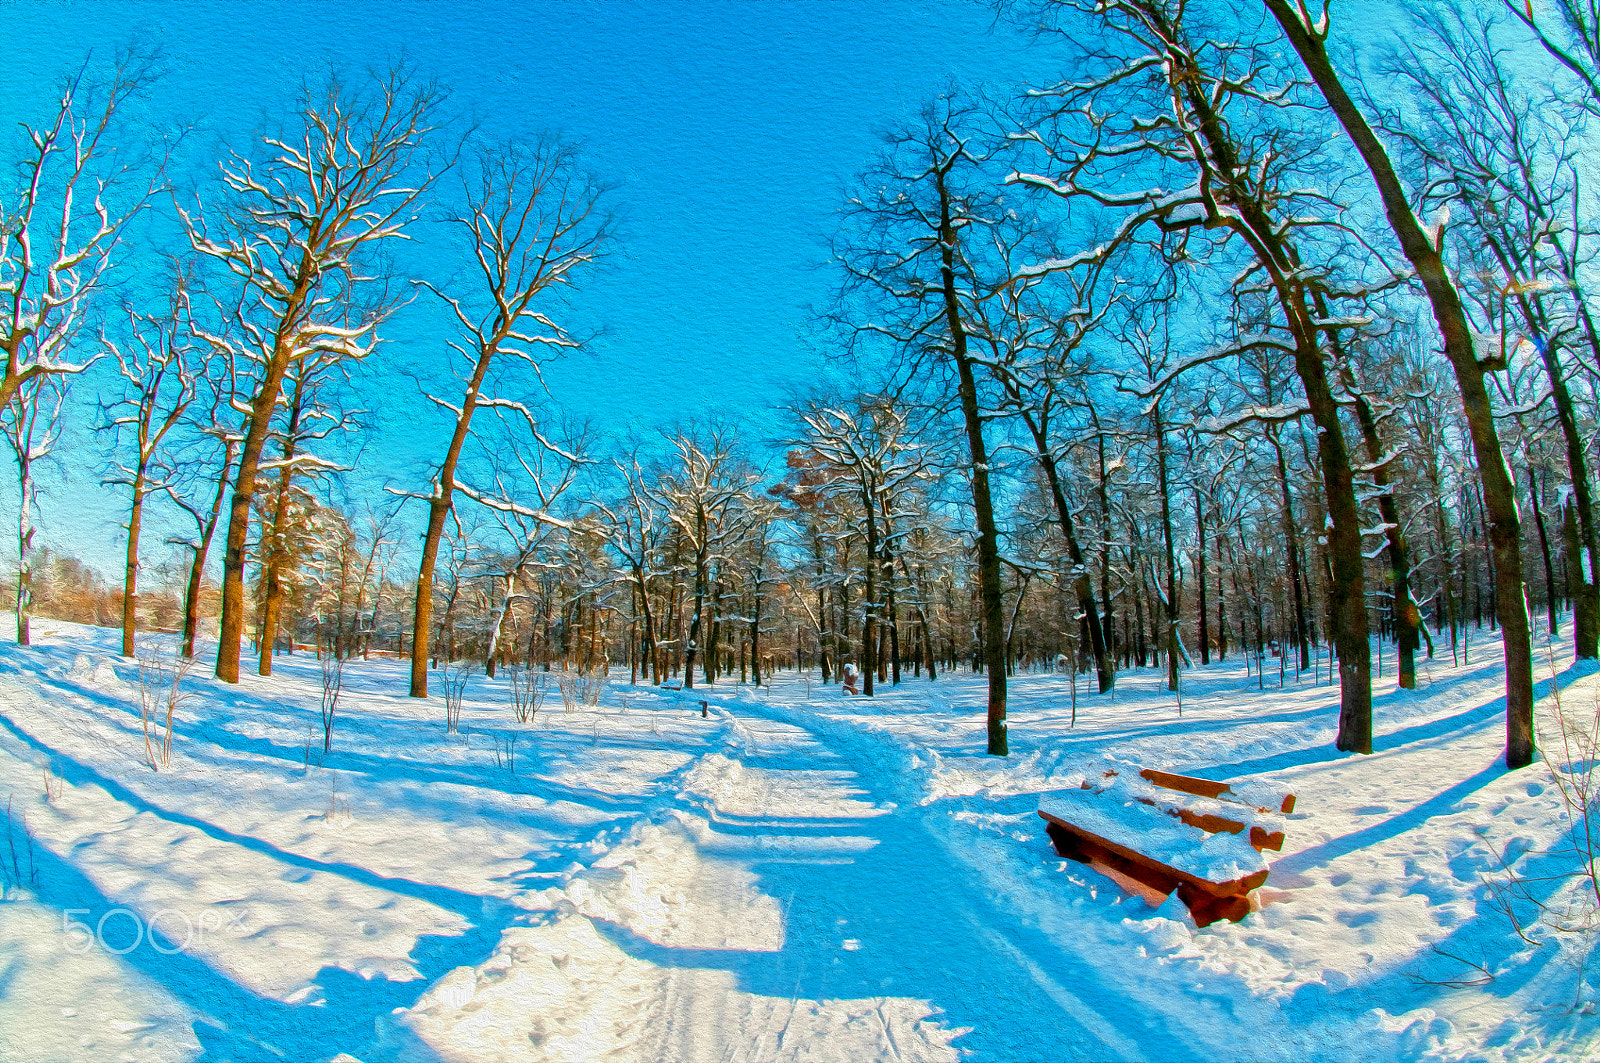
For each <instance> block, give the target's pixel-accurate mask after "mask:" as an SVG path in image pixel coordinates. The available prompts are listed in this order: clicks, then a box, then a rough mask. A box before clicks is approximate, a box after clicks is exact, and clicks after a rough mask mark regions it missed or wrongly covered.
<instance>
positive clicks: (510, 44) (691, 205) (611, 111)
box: [0, 0, 1382, 572]
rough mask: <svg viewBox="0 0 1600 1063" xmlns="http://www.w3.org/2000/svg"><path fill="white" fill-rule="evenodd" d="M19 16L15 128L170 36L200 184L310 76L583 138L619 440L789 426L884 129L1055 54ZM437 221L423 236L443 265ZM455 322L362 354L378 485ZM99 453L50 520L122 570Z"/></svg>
mask: <svg viewBox="0 0 1600 1063" xmlns="http://www.w3.org/2000/svg"><path fill="white" fill-rule="evenodd" d="M1381 6H1382V5H1380V4H1377V3H1372V4H1361V5H1351V7H1350V8H1348V9H1347V10H1346V13H1345V17H1346V18H1356V16H1357V15H1358V14H1359V13H1360V12H1362V11H1364V10H1367V9H1369V8H1372V7H1381ZM4 19H5V30H4V33H5V36H6V38H7V43H8V47H9V48H10V51H11V54H12V56H13V61H8V62H7V63H6V64H3V65H0V126H3V127H4V128H8V129H14V128H15V122H16V121H18V120H21V119H28V118H32V119H34V120H39V119H41V118H42V117H43V116H44V115H45V114H46V113H47V112H48V109H49V107H50V104H51V93H52V89H53V86H54V83H55V82H56V80H57V78H59V76H60V75H61V74H62V73H63V72H65V71H67V70H69V69H71V68H73V67H75V66H76V65H77V64H79V63H81V62H82V61H83V57H84V55H85V54H86V53H87V52H89V51H90V50H91V49H92V50H93V51H94V53H95V54H96V55H97V56H102V57H104V56H109V55H110V54H111V53H112V52H113V51H114V50H115V49H116V47H117V46H118V45H121V44H125V43H127V42H128V41H130V40H138V41H141V42H150V41H155V42H159V43H160V45H161V46H162V48H163V49H164V51H165V53H166V55H167V57H168V59H169V60H170V63H171V67H172V69H171V73H170V75H169V76H168V77H167V78H165V79H164V80H163V81H162V82H161V83H160V84H159V85H158V86H157V88H156V90H155V93H154V95H153V97H152V98H151V99H150V101H149V105H148V106H149V109H150V113H151V114H153V115H157V116H163V117H164V118H166V120H168V121H181V122H184V123H188V124H191V125H192V129H193V132H192V133H191V135H190V137H189V139H188V141H187V143H186V146H185V150H184V153H183V156H182V159H181V160H180V166H179V168H178V172H177V177H178V179H179V181H180V182H183V181H193V182H195V183H197V184H199V185H200V186H201V187H203V182H204V181H206V180H207V179H208V178H209V177H210V175H211V174H213V173H214V172H215V170H214V162H213V160H214V159H215V158H216V151H217V149H218V147H219V146H220V145H224V144H232V145H235V146H239V147H242V146H243V145H244V143H245V142H246V141H247V140H248V139H249V138H251V137H252V136H253V135H254V134H255V132H256V131H257V130H258V129H260V128H262V126H263V125H264V124H270V122H271V121H272V120H273V119H275V118H278V117H280V116H282V115H283V114H284V113H285V108H284V105H285V104H287V103H289V102H291V101H292V99H293V95H294V89H295V87H296V85H297V84H298V83H299V82H300V81H301V80H302V79H303V78H307V77H311V78H315V76H316V75H317V73H318V72H319V71H322V70H325V69H326V68H327V66H328V65H329V64H333V65H336V66H338V67H340V68H342V69H346V70H351V71H360V70H362V69H363V68H366V67H369V66H380V67H381V66H384V65H386V64H387V63H388V62H389V61H390V60H391V59H393V58H394V57H396V56H399V55H404V56H405V57H406V58H407V59H409V60H410V61H412V62H413V63H415V64H416V65H417V66H418V67H419V68H420V69H421V70H422V71H424V72H427V73H430V74H433V75H436V76H437V77H438V78H439V79H440V80H441V81H442V82H443V83H444V84H445V85H446V86H448V88H449V89H450V90H451V92H452V94H453V101H452V106H453V107H454V108H455V109H456V111H457V112H458V113H460V114H461V115H463V116H465V117H467V118H470V119H472V120H475V121H477V122H478V123H479V124H480V125H481V126H482V127H483V128H484V129H485V131H487V132H491V133H496V134H502V135H504V134H513V133H535V132H541V131H550V130H554V131H558V132H560V133H561V134H563V135H564V136H566V137H568V138H570V139H572V140H574V141H576V142H578V143H580V144H581V145H582V146H583V148H584V150H585V155H586V158H587V160H588V163H589V165H590V166H591V168H592V169H593V170H594V171H595V172H596V173H597V174H598V175H599V176H600V177H601V178H602V179H603V180H606V181H609V182H613V183H615V184H616V186H617V188H616V192H615V195H614V196H613V203H612V205H613V207H614V208H615V209H616V212H617V214H618V220H619V225H618V233H619V239H618V241H617V244H616V254H615V255H614V256H613V257H612V258H611V259H610V260H609V261H608V262H607V264H606V266H605V268H604V269H603V270H601V271H599V272H596V273H594V274H592V275H591V276H590V277H589V278H588V279H587V280H586V281H585V282H584V285H583V290H582V292H580V293H579V294H578V295H577V297H576V298H575V300H574V302H573V305H572V307H571V309H570V312H569V315H568V317H567V318H566V320H567V321H569V322H570V324H571V325H572V326H573V327H574V328H575V329H576V330H577V331H580V332H581V331H588V330H591V329H603V330H604V332H603V334H602V335H601V336H600V338H599V339H597V340H596V342H595V343H594V344H593V346H592V349H591V350H590V351H588V352H586V353H583V354H579V355H576V356H571V357H568V358H566V359H564V360H562V361H560V362H558V363H557V364H555V365H553V366H551V367H550V369H549V370H548V372H547V379H548V381H549V383H550V385H551V388H552V391H553V392H554V394H555V396H556V398H557V400H558V402H559V404H560V405H561V407H562V409H563V410H564V412H566V413H568V414H570V415H573V416H577V417H581V418H587V419H592V420H593V421H595V422H596V424H597V425H598V426H599V427H600V428H602V429H605V430H610V431H613V432H618V433H620V432H622V431H624V430H625V429H628V428H632V429H636V430H641V431H645V432H648V431H650V430H651V429H653V428H655V427H659V426H664V425H667V424H670V423H672V422H674V421H677V420H679V419H680V418H684V417H691V416H697V415H704V414H707V413H712V412H716V411H719V410H725V411H728V412H730V413H733V414H736V415H737V416H738V417H740V418H741V419H743V420H744V421H746V422H747V423H748V424H749V425H750V426H751V428H750V435H751V436H752V437H755V438H761V437H764V436H771V435H773V434H775V433H777V432H778V431H779V430H780V427H781V421H780V419H779V418H778V417H777V416H775V414H774V413H773V412H772V407H773V406H774V405H775V404H776V403H779V402H781V401H782V400H783V398H784V395H785V389H786V388H787V387H789V386H791V385H794V384H799V383H803V382H805V381H806V380H808V379H809V378H811V377H813V376H814V375H815V374H816V372H817V370H818V366H817V364H816V362H815V359H816V358H817V357H818V355H817V353H816V352H815V351H813V350H811V349H810V348H809V346H808V344H807V342H806V340H805V337H804V334H805V332H806V330H807V321H808V314H807V308H808V307H809V306H813V305H818V304H822V303H824V302H825V301H826V300H827V298H828V295H829V292H830V290H831V287H832V285H833V284H834V283H835V280H836V278H835V276H834V274H833V273H832V272H831V271H830V270H828V269H826V268H824V267H823V263H824V261H825V258H826V248H825V244H824V239H825V237H826V235H827V234H828V233H829V232H830V231H831V230H832V228H833V225H834V221H833V211H834V209H835V208H836V206H837V205H838V203H839V201H840V196H841V189H842V188H843V186H844V184H845V182H846V181H847V180H848V179H849V177H850V176H851V175H852V174H853V173H855V172H856V171H858V170H860V169H861V168H862V167H863V166H864V165H865V164H866V163H867V161H868V160H869V159H870V158H871V156H872V154H873V152H874V150H875V148H876V143H877V142H876V138H875V133H876V131H878V130H879V129H882V128H884V127H885V126H887V125H890V124H892V123H893V122H894V121H895V120H896V119H898V118H901V117H903V116H906V115H908V114H911V113H913V112H914V111H916V110H917V109H918V107H919V106H920V105H921V103H922V102H923V101H925V100H926V99H928V98H929V97H930V96H932V95H934V94H935V93H937V92H938V91H939V90H940V89H941V88H943V87H944V86H945V85H947V84H948V83H950V81H951V80H952V79H959V80H960V81H962V82H964V83H966V84H993V85H1016V84H1018V83H1022V82H1028V81H1039V80H1043V79H1045V78H1047V77H1048V76H1049V74H1050V73H1051V72H1053V71H1054V69H1055V64H1054V59H1053V57H1052V55H1051V52H1050V51H1049V49H1048V48H1045V47H1041V46H1037V45H1034V44H1032V43H1030V42H1028V41H1026V40H1024V39H1023V38H1021V37H1019V36H1018V35H1016V34H1015V33H1013V32H1012V31H1011V30H1010V29H1009V28H1007V27H1005V26H998V27H995V26H994V25H993V13H992V10H991V9H990V8H989V7H988V5H986V4H983V3H972V2H960V0H949V2H933V0H916V2H887V0H862V2H852V0H837V2H815V3H797V2H783V3H753V2H722V3H714V2H713V3H705V2H691V0H679V2H673V3H622V2H618V3H578V2H570V3H519V4H481V3H472V4H444V3H436V4H420V3H408V4H373V3H362V4H341V3H315V4H313V3H258V4H249V5H245V4H235V3H213V4H200V3H191V4H165V3H109V2H100V3H48V4H45V3H37V4H27V3H24V4H12V5H7V6H6V7H5V9H4ZM1363 24H1365V23H1364V22H1363ZM418 236H419V238H420V239H419V244H418V245H417V250H418V251H420V252H421V253H423V254H438V255H440V256H442V254H443V252H442V245H438V249H436V248H435V245H433V244H430V243H429V242H428V239H427V236H426V234H425V233H420V232H419V234H418ZM439 261H441V262H443V261H444V260H443V259H442V257H441V258H440V259H439ZM444 338H445V334H444V330H443V329H442V328H440V327H430V325H429V322H428V319H427V316H426V315H422V316H420V317H419V316H418V315H415V314H412V315H408V316H406V317H404V318H402V319H399V320H397V321H396V323H395V326H394V327H392V328H391V329H390V331H389V335H388V339H389V342H388V344H387V345H386V346H385V347H384V348H383V349H381V350H380V352H379V353H378V354H377V355H376V356H375V360H374V362H373V363H372V365H370V366H368V367H366V369H365V372H364V374H363V377H362V382H363V386H364V388H365V389H366V391H367V400H366V401H364V402H363V403H362V405H365V406H368V407H369V408H378V407H380V406H381V405H383V404H385V403H387V404H389V406H390V410H391V413H390V415H389V416H387V417H380V418H377V419H376V425H375V426H376V431H377V435H376V438H375V440H374V443H375V445H374V446H373V447H372V448H370V449H369V451H368V454H369V455H371V454H382V455H384V460H385V465H386V467H387V470H388V471H387V472H386V473H385V474H384V475H382V476H379V477H378V479H379V480H380V481H381V480H382V479H385V478H389V477H391V476H392V477H398V479H391V481H390V482H393V483H395V484H397V485H400V486H407V487H411V488H413V489H420V488H421V487H422V486H423V483H424V482H425V479H426V470H425V466H426V463H427V462H428V461H430V460H434V459H433V458H432V457H431V455H433V454H434V452H436V451H437V450H438V449H439V448H440V446H441V445H442V435H443V434H444V433H447V431H448V427H447V426H445V425H444V424H443V423H442V422H439V421H437V419H430V415H428V414H427V413H425V412H424V411H423V410H422V408H421V407H422V405H423V404H421V403H420V402H419V401H418V400H417V397H416V387H415V385H414V384H413V383H411V382H410V380H409V379H408V377H407V375H406V372H405V371H406V369H407V368H408V367H409V366H412V365H428V364H432V365H438V364H439V361H438V359H439V358H440V356H441V352H442V342H443V340H444ZM88 397H89V396H88V395H87V394H82V395H80V398H81V399H82V400H85V401H86V400H87V399H88ZM380 399H381V400H382V402H380V401H378V400H380ZM396 400H398V404H396ZM100 464H101V459H100V458H99V457H98V456H97V455H96V453H95V452H94V450H93V448H92V447H88V446H79V447H78V448H77V449H76V450H74V451H71V452H69V453H67V454H66V455H65V461H64V463H63V466H62V468H61V470H60V471H59V475H60V476H61V477H62V478H63V479H64V480H65V481H67V483H66V484H62V485H54V486H53V487H52V490H51V494H50V497H48V498H47V499H46V500H45V502H44V504H43V512H42V514H41V516H42V520H41V525H42V531H43V533H44V535H45V537H46V539H47V541H55V542H58V543H63V544H64V545H66V546H67V547H68V548H70V549H71V550H73V551H74V552H76V553H78V554H79V555H80V556H82V557H83V558H84V559H85V560H88V561H89V562H91V563H92V564H95V565H97V566H99V567H101V568H102V569H103V570H104V571H107V572H110V571H114V570H115V567H116V564H117V553H118V550H119V547H118V545H117V544H118V542H119V539H120V535H121V532H120V530H119V529H118V528H117V524H118V522H119V520H120V519H121V517H120V508H121V506H122V504H123V503H122V499H121V497H120V496H119V495H116V494H112V493H111V492H109V491H108V490H106V489H101V488H99V487H98V486H97V485H96V482H97V481H98V479H99V468H100ZM9 495H10V490H9V489H8V490H7V491H6V498H5V503H4V504H6V505H8V506H9V507H11V508H13V509H14V506H15V502H14V501H12V500H11V499H10V498H9ZM69 498H70V505H64V504H63V503H65V502H66V501H67V500H68V499H69ZM152 538H153V539H154V537H152ZM155 541H156V542H157V543H158V542H159V540H158V539H156V540H155ZM13 556H14V555H13Z"/></svg>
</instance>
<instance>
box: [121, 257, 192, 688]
mask: <svg viewBox="0 0 1600 1063" xmlns="http://www.w3.org/2000/svg"><path fill="white" fill-rule="evenodd" d="M185 299H186V294H185V291H184V282H183V281H182V279H181V278H180V279H179V280H178V282H177V286H176V290H175V291H174V292H173V294H172V298H171V300H170V302H169V305H168V308H167V310H166V312H165V313H163V314H160V315H156V314H146V313H141V312H139V311H137V310H135V309H133V308H131V307H129V308H127V311H126V313H127V318H128V325H127V329H126V333H125V338H121V339H119V338H117V337H115V336H111V335H105V336H103V337H102V339H101V342H102V344H103V345H104V347H105V349H106V350H107V351H108V352H109V353H110V354H111V356H112V357H113V358H114V359H115V360H116V363H117V371H118V373H119V374H120V375H121V377H122V381H123V393H122V397H121V398H120V399H119V400H118V401H117V402H115V403H113V404H111V405H110V406H109V407H108V408H107V409H106V424H105V427H106V429H108V430H109V431H111V432H113V433H115V435H116V436H117V437H118V440H117V441H118V442H119V443H122V444H125V445H127V446H128V450H129V454H128V458H127V460H125V461H124V460H122V458H121V454H120V452H119V453H118V454H117V455H116V456H115V457H114V458H113V461H114V463H115V469H116V472H115V475H113V476H112V478H111V479H110V480H109V481H108V482H110V483H113V484H117V485H119V486H123V487H126V488H128V490H129V493H130V495H131V498H130V500H129V505H128V546H127V558H126V563H125V569H124V575H123V583H122V656H124V657H132V656H133V653H134V628H135V625H136V622H137V617H138V602H139V537H140V532H141V529H142V526H143V518H144V504H145V499H146V498H147V497H148V496H149V495H150V494H151V493H152V492H161V491H166V490H168V489H169V487H170V484H169V482H168V478H167V471H168V470H167V469H166V467H165V466H166V462H165V459H164V458H163V457H162V450H163V446H164V444H165V443H166V441H167V437H168V436H169V434H171V433H172V431H173V429H174V428H176V427H178V425H179V424H180V423H181V422H182V420H183V417H184V415H185V413H187V412H188V409H189V406H190V404H191V403H193V402H194V400H195V396H196V394H197V391H196V387H195V379H196V376H197V374H198V373H199V371H200V369H201V366H200V365H199V364H198V363H199V360H200V357H199V352H198V351H197V350H195V349H194V348H193V347H192V346H191V345H190V341H189V337H188V336H187V335H186V333H185V331H184V328H183V302H184V300H185Z"/></svg>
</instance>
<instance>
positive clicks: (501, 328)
mask: <svg viewBox="0 0 1600 1063" xmlns="http://www.w3.org/2000/svg"><path fill="white" fill-rule="evenodd" d="M464 185H465V187H464V197H465V211H464V212H463V213H460V214H458V215H455V216H454V217H452V218H451V219H450V221H451V223H452V225H453V226H454V227H455V228H457V229H458V230H459V231H461V232H462V233H463V234H464V235H465V237H466V238H467V245H468V250H469V253H470V254H471V256H472V258H473V261H474V262H475V263H476V265H477V267H478V276H477V277H476V278H475V280H476V282H477V285H478V287H477V288H476V290H475V291H473V293H472V294H470V295H465V294H463V295H460V296H459V297H458V296H456V295H452V294H450V293H447V292H444V291H440V290H439V289H434V290H435V291H436V292H437V293H438V294H439V295H440V297H441V298H443V299H444V300H445V301H446V302H447V303H448V304H449V305H450V308H451V310H452V311H454V313H455V316H456V320H457V322H458V324H459V325H460V329H461V338H460V339H459V340H456V341H454V342H452V343H451V344H450V347H451V350H452V351H453V352H454V353H455V354H456V355H458V356H459V357H460V358H461V359H462V360H463V362H464V364H465V365H466V366H467V367H470V368H469V369H468V371H467V372H466V373H465V374H463V377H462V379H463V381H464V383H465V384H466V389H465V391H464V393H463V395H462V397H461V399H460V402H459V404H457V403H453V402H450V401H448V400H446V399H443V398H440V397H437V396H434V395H432V394H429V396H428V397H429V398H430V399H432V401H433V402H435V403H436V404H438V405H439V406H441V407H443V408H444V409H446V410H448V411H450V412H451V413H452V414H454V415H455V429H454V431H453V432H452V434H451V436H450V443H449V445H448V447H447V448H446V449H445V454H444V459H443V460H442V461H441V462H440V464H439V471H438V473H437V475H436V476H435V477H434V482H433V488H432V490H431V491H430V492H429V494H428V530H427V532H426V533H425V535H424V536H423V540H422V563H421V567H420V568H419V569H418V572H417V605H416V616H415V618H414V620H413V623H412V632H413V634H412V645H411V696H412V697H414V698H425V697H427V696H428V632H429V629H430V624H431V611H432V609H433V569H434V564H435V561H436V559H437V557H438V554H439V539H440V537H441V536H442V535H443V534H444V523H445V517H446V515H447V514H448V513H449V512H450V507H451V505H452V504H453V500H454V493H455V488H456V467H457V465H458V463H459V462H460V460H461V452H462V447H463V445H464V444H465V443H466V440H467V435H468V434H469V433H470V432H471V430H472V416H473V413H474V412H475V411H476V410H477V408H478V406H479V405H482V401H483V400H482V395H481V391H482V388H483V386H484V383H485V381H486V379H487V378H488V376H489V372H490V369H491V368H492V367H493V365H494V363H495V361H496V359H498V358H501V357H502V356H503V357H509V358H513V359H517V360H520V361H521V362H523V363H524V364H525V365H527V366H529V367H530V368H532V370H533V371H534V372H535V373H537V372H538V365H539V357H540V353H541V352H542V351H548V350H550V349H561V348H570V347H573V346H575V345H576V341H574V339H573V338H572V336H571V335H570V334H569V333H568V332H567V331H566V330H565V329H563V328H562V327H561V326H560V325H558V324H556V323H555V322H554V321H553V320H551V318H550V317H549V316H548V312H547V309H548V308H547V307H546V305H545V301H546V300H545V299H543V298H541V297H547V296H548V295H549V294H550V293H551V290H552V289H555V288H558V287H560V286H561V285H565V284H570V283H571V282H572V275H573V273H574V272H575V271H576V270H578V268H579V267H581V266H584V265H586V264H588V263H591V262H593V261H594V259H595V257H596V256H597V255H598V254H599V252H600V250H601V248H602V247H603V246H604V245H605V243H606V241H607V239H608V238H609V236H610V229H609V225H608V223H607V221H606V219H605V218H604V217H603V216H602V215H601V214H600V211H599V202H600V197H601V195H602V188H601V186H600V185H598V184H597V183H596V182H595V181H594V180H593V179H592V178H591V177H589V176H588V175H587V174H585V173H584V172H583V171H582V170H581V169H580V168H579V166H578V160H577V155H576V152H575V151H574V150H573V149H572V148H571V147H570V146H567V145H564V144H562V143H560V142H559V141H554V140H547V141H535V142H533V143H511V144H505V145H494V146H486V147H484V148H483V149H482V150H481V151H480V152H479V154H478V158H477V172H476V174H475V175H474V176H473V177H472V178H471V179H469V180H467V181H466V182H464Z"/></svg>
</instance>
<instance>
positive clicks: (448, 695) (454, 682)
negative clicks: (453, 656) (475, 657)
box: [440, 661, 472, 734]
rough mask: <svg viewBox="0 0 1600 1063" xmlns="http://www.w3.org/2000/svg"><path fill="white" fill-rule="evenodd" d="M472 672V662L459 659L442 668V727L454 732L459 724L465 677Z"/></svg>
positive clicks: (448, 732) (451, 732)
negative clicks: (459, 660)
mask: <svg viewBox="0 0 1600 1063" xmlns="http://www.w3.org/2000/svg"><path fill="white" fill-rule="evenodd" d="M471 674H472V662H470V661H461V662H458V663H456V664H451V665H447V666H446V667H445V670H444V681H443V682H442V683H441V684H440V685H441V687H442V688H443V689H444V729H445V733H447V734H455V733H456V732H457V731H458V730H459V729H460V726H461V700H462V698H464V697H465V696H466V693H467V677H468V676H470V675H471Z"/></svg>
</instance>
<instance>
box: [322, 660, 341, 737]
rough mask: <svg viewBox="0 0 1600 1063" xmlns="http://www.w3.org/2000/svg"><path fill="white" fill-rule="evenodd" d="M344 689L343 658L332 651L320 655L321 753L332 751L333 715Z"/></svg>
mask: <svg viewBox="0 0 1600 1063" xmlns="http://www.w3.org/2000/svg"><path fill="white" fill-rule="evenodd" d="M343 689H344V658H343V657H340V656H339V655H338V654H337V653H334V652H333V651H332V650H329V651H326V652H324V653H323V655H322V751H323V752H324V753H328V752H331V751H332V749H333V714H334V711H335V710H336V709H337V708H338V707H339V693H340V691H342V690H343Z"/></svg>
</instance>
